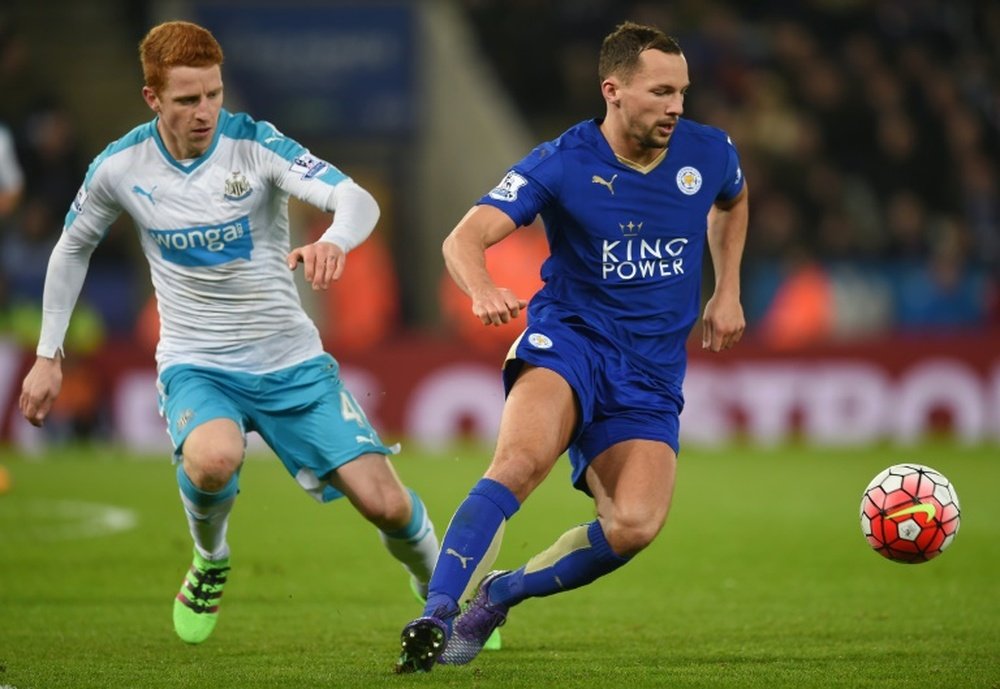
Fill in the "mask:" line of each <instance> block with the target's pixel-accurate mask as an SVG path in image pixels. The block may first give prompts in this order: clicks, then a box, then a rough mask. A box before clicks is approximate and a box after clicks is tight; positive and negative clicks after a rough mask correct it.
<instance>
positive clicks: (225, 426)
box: [161, 367, 245, 643]
mask: <svg viewBox="0 0 1000 689" xmlns="http://www.w3.org/2000/svg"><path fill="white" fill-rule="evenodd" d="M217 373H218V372H214V373H213V372H207V371H204V370H198V369H192V368H191V367H178V368H177V369H168V370H167V371H166V372H165V373H164V375H163V376H161V385H162V386H163V391H164V394H163V395H162V396H161V408H162V411H163V415H164V417H165V419H166V421H167V424H168V425H167V428H168V430H169V432H170V436H171V439H172V441H173V443H174V447H175V448H176V450H175V457H176V458H177V459H178V460H179V462H178V466H177V484H178V488H179V492H180V498H181V503H182V505H183V507H184V513H185V516H186V518H187V522H188V529H189V531H190V533H191V537H192V539H193V540H194V559H193V562H192V564H191V566H190V568H189V570H188V572H187V574H186V575H185V577H184V580H183V582H182V583H181V588H180V591H179V592H178V594H177V596H176V597H175V599H174V611H173V619H174V630H175V631H176V632H177V635H178V636H179V637H180V638H181V639H183V640H184V641H187V642H188V643H201V642H202V641H204V640H205V639H207V638H208V636H209V635H210V634H211V633H212V630H213V629H214V628H215V624H216V622H217V621H218V613H219V603H220V599H221V597H222V590H223V587H224V586H225V583H226V579H227V577H228V573H229V544H228V542H227V540H226V531H227V527H228V523H229V514H230V512H231V511H232V508H233V504H234V503H235V501H236V494H237V492H238V487H237V477H238V471H239V468H240V466H241V464H242V463H243V457H244V452H245V438H244V435H243V431H242V428H241V426H240V423H241V422H240V421H239V419H240V418H241V417H240V413H239V411H238V410H237V408H236V405H235V404H234V403H233V402H232V401H231V400H230V399H229V398H228V397H227V396H226V394H225V392H224V391H223V389H222V388H221V387H220V383H219V381H217V380H214V379H213V376H215V375H217ZM222 375H225V374H222Z"/></svg>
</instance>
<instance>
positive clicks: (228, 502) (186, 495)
mask: <svg viewBox="0 0 1000 689" xmlns="http://www.w3.org/2000/svg"><path fill="white" fill-rule="evenodd" d="M238 476H239V472H237V473H234V474H233V477H232V478H231V479H229V483H227V484H226V485H225V486H223V487H222V490H220V491H217V492H214V493H210V492H208V491H204V490H202V489H201V488H199V487H198V486H196V485H194V483H193V482H192V481H191V479H190V477H188V475H187V472H185V471H184V466H183V465H181V464H178V465H177V485H178V486H179V487H180V493H181V503H182V504H183V505H184V514H185V515H186V516H187V521H188V530H189V531H190V532H191V538H193V539H194V547H195V549H196V550H197V551H198V553H199V554H200V555H201V556H202V557H203V558H205V559H206V560H224V559H226V558H227V557H229V543H228V542H227V541H226V530H227V528H228V526H229V513H230V512H231V511H232V509H233V504H234V503H235V502H236V495H237V493H239V480H238Z"/></svg>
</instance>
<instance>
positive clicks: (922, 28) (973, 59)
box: [466, 0, 1000, 340]
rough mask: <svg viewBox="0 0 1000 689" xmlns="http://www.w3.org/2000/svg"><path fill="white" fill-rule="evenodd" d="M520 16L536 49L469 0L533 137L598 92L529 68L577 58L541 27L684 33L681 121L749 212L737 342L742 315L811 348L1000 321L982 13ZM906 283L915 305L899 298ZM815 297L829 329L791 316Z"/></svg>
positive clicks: (652, 10)
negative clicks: (786, 331)
mask: <svg viewBox="0 0 1000 689" xmlns="http://www.w3.org/2000/svg"><path fill="white" fill-rule="evenodd" d="M514 4H515V5H516V6H517V12H515V14H517V13H518V12H519V13H521V14H522V15H524V17H527V15H530V18H528V19H526V20H525V21H527V22H528V23H530V24H531V25H532V26H533V27H535V29H537V31H538V32H545V33H546V34H547V35H546V38H545V40H544V41H541V42H540V39H539V38H538V36H537V35H532V36H523V35H520V34H519V33H518V32H517V31H514V30H511V29H510V28H509V25H507V24H503V23H502V22H500V21H499V20H500V18H501V17H502V15H503V14H504V12H505V11H506V9H507V8H508V6H509V5H510V3H508V2H503V1H501V0H466V5H467V6H468V7H469V16H470V18H471V19H472V20H473V22H474V24H475V26H476V27H477V30H478V31H479V34H480V36H481V37H482V42H483V45H484V46H485V49H486V50H487V52H488V53H489V54H490V55H491V56H492V57H493V59H494V64H495V66H496V69H497V73H498V74H499V76H500V78H501V79H502V80H503V81H504V83H506V84H508V85H510V91H511V95H512V97H513V98H514V100H515V101H516V102H517V103H518V104H520V105H521V108H522V112H523V113H524V114H525V116H526V117H527V118H528V119H529V121H530V122H532V123H534V125H535V127H536V129H537V131H538V134H540V135H542V136H544V135H545V134H546V133H547V132H548V130H549V129H550V128H551V120H552V117H553V115H552V114H551V113H550V112H549V111H550V110H552V109H559V108H560V106H561V104H563V103H572V102H575V100H576V99H577V98H578V95H577V94H579V93H586V92H587V89H591V88H592V86H593V81H594V80H595V79H596V78H597V77H596V75H594V74H591V73H590V72H589V71H587V70H581V69H577V68H564V69H562V70H561V71H560V73H559V74H558V75H557V77H558V78H555V77H553V76H552V75H549V74H547V73H545V72H544V69H540V68H542V67H545V66H546V65H548V66H551V63H550V62H549V60H550V59H553V60H554V61H555V63H561V64H563V65H564V66H565V65H571V64H572V63H573V55H575V54H576V42H575V40H574V38H573V36H572V34H571V32H569V31H566V30H564V29H562V30H554V31H553V30H551V27H554V26H555V27H560V26H561V25H560V24H559V20H560V18H562V17H564V16H565V15H566V14H567V13H570V12H576V13H577V15H584V14H585V15H587V16H588V18H589V19H590V20H591V21H593V22H597V23H601V22H603V26H602V27H601V28H603V29H607V28H608V27H609V26H611V25H613V24H615V23H618V22H621V21H623V20H625V19H632V20H636V21H645V22H651V23H655V24H659V25H660V26H661V28H663V29H665V30H666V31H667V33H670V34H673V35H675V36H677V37H678V40H679V42H680V44H681V46H682V48H683V49H684V50H685V52H686V53H687V54H688V55H689V56H690V57H691V60H690V66H691V91H690V94H689V96H688V98H687V101H686V103H685V110H686V114H688V115H690V116H691V117H692V118H693V119H699V120H702V121H705V122H709V123H712V124H715V125H717V126H719V127H722V128H724V129H726V130H727V131H729V132H730V134H731V135H732V136H733V138H734V140H736V141H737V144H738V145H739V147H740V151H741V154H742V163H743V167H744V170H745V172H746V175H747V179H748V181H749V183H750V185H751V186H752V187H753V188H754V194H755V198H756V199H757V201H756V202H754V204H753V206H752V208H751V218H750V233H749V236H748V246H747V252H746V256H745V260H744V266H745V273H746V275H745V284H744V296H745V299H746V301H747V315H748V317H749V318H750V323H749V326H748V327H749V328H750V329H751V331H752V330H753V328H754V327H755V322H754V318H755V317H757V318H760V317H763V318H764V320H763V321H762V322H760V324H759V326H757V327H759V328H760V329H761V330H762V331H763V332H762V335H764V336H766V337H768V338H771V339H774V338H775V329H776V328H777V325H776V324H777V323H779V322H782V323H786V324H794V328H793V330H795V331H796V332H798V333H800V335H794V336H793V335H789V338H790V339H800V340H807V339H809V338H808V337H806V336H805V335H801V333H811V334H812V335H810V337H812V336H815V335H816V334H817V333H822V332H824V331H827V330H828V331H829V333H830V336H832V337H839V336H862V335H869V334H872V333H874V332H877V331H878V330H879V329H882V330H888V329H891V328H893V327H894V326H904V325H905V326H906V327H912V328H933V327H937V326H941V325H947V323H946V322H945V321H947V322H950V323H953V324H956V325H957V324H959V323H962V324H965V325H970V326H976V325H978V326H985V325H986V324H988V323H989V322H990V321H989V318H990V316H989V313H990V311H989V308H988V305H989V304H995V310H996V312H997V313H998V316H1000V296H997V297H996V298H994V297H991V296H989V295H991V294H996V295H1000V288H998V287H997V283H998V281H1000V189H998V182H997V180H998V179H1000V170H998V167H997V166H998V165H1000V97H998V95H997V94H998V93H1000V61H998V60H997V59H996V57H997V53H996V46H997V45H1000V6H997V5H996V3H988V2H962V3H943V2H930V1H919V2H913V1H912V0H880V1H879V2H875V3H868V2H862V1H861V0H836V1H833V2H831V1H829V0H805V1H804V2H802V3H797V4H793V5H788V4H787V3H778V2H760V3H740V2H737V1H736V0H709V1H707V2H700V1H699V2H696V1H695V0H680V1H679V2H676V3H669V4H666V3H655V2H640V1H631V2H619V3H610V2H601V1H599V0H595V1H592V2H584V3H579V2H576V1H575V0H553V1H552V2H527V1H525V0H521V1H520V2H516V3H514ZM579 5H584V6H586V8H587V9H586V10H580V9H574V8H576V7H577V6H579ZM508 18H510V16H508ZM513 24H514V22H513V20H512V21H511V22H510V25H513ZM529 42H530V45H526V43H529ZM541 51H544V53H543V52H541ZM552 56H554V58H553V57H552ZM540 61H545V62H544V64H540ZM539 82H540V83H544V84H545V86H544V88H542V87H540V86H538V83H539ZM578 82H579V83H578ZM565 109H567V110H571V111H574V112H578V111H580V110H581V109H584V108H583V107H582V106H580V105H579V103H578V105H577V107H573V108H570V107H569V106H568V105H567V106H566V108H565ZM946 227H962V228H967V229H963V230H962V231H961V232H959V234H961V235H962V236H963V237H965V239H964V240H963V241H964V242H965V243H966V244H967V245H968V248H967V250H966V251H956V250H954V249H946V248H945V247H947V246H950V245H953V244H955V242H954V241H953V240H951V239H944V238H943V237H942V236H939V235H943V234H946V235H949V236H950V235H951V234H952V233H953V231H952V230H945V229H942V228H946ZM959 244H962V242H959ZM804 256H810V257H811V258H810V259H809V260H804V259H803V257H804ZM904 275H905V276H908V277H905V279H904V277H903V276H904ZM786 280H787V283H785V282H784V281H786ZM921 280H924V281H925V282H923V283H921ZM904 284H905V285H906V290H912V291H909V292H906V293H905V294H903V293H902V292H900V286H901V285H904ZM904 291H905V290H904ZM821 302H822V303H832V305H833V306H832V308H833V310H834V312H835V313H834V314H833V315H832V317H831V318H830V319H826V318H824V317H820V315H817V314H816V313H808V312H804V313H799V314H796V313H794V312H795V311H796V310H798V309H807V307H808V308H814V307H815V306H816V304H818V303H821ZM796 305H799V306H796ZM946 309H952V311H949V313H950V314H952V315H951V316H949V317H947V318H946V317H945V316H944V311H945V310H946ZM764 314H767V315H766V316H764ZM994 322H995V321H994ZM789 327H791V326H789Z"/></svg>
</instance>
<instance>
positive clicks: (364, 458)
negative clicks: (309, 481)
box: [328, 453, 411, 528]
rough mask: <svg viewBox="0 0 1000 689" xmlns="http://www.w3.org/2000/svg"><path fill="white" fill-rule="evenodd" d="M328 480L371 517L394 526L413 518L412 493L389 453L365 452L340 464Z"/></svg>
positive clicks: (359, 509)
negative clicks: (387, 455)
mask: <svg viewBox="0 0 1000 689" xmlns="http://www.w3.org/2000/svg"><path fill="white" fill-rule="evenodd" d="M328 480H329V481H330V484H331V485H332V486H333V487H334V488H336V489H337V490H339V491H340V492H341V493H343V494H344V495H346V496H347V499H348V500H350V502H351V504H352V505H353V506H354V508H355V509H356V510H357V511H358V512H359V513H360V514H361V516H363V517H364V518H365V519H367V520H368V521H371V522H373V523H375V524H377V525H379V526H383V525H384V526H386V527H390V528H391V527H393V526H397V527H399V528H402V527H403V526H405V525H406V524H407V523H408V522H409V517H410V510H411V505H410V497H409V493H408V491H407V490H406V488H405V487H404V486H403V483H402V482H401V481H400V480H399V476H397V474H396V470H395V469H394V468H393V466H392V463H391V462H390V461H389V458H388V457H386V456H385V455H382V454H378V453H368V454H364V455H361V456H360V457H358V458H356V459H354V460H352V461H350V462H347V463H346V464H342V465H340V466H339V467H337V469H335V470H334V471H333V473H331V474H330V476H329V478H328Z"/></svg>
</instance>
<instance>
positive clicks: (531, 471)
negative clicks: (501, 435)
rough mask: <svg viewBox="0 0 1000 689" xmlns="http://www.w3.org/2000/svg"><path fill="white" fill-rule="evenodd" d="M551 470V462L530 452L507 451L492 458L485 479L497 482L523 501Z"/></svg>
mask: <svg viewBox="0 0 1000 689" xmlns="http://www.w3.org/2000/svg"><path fill="white" fill-rule="evenodd" d="M551 468H552V464H551V462H548V461H546V460H545V458H542V457H538V456H536V455H535V454H533V453H532V452H530V451H526V450H523V449H521V450H508V451H505V452H502V453H498V454H497V455H496V456H494V458H493V463H492V464H491V465H490V468H489V470H487V472H486V477H487V478H490V479H493V480H494V481H499V482H500V483H502V484H503V485H505V486H506V487H507V488H508V489H509V490H510V491H511V492H512V493H513V494H514V495H516V496H517V497H518V499H519V500H521V501H523V500H524V499H525V498H527V497H528V495H529V494H530V493H531V492H532V491H533V490H534V489H535V488H537V487H538V484H540V483H541V482H542V481H543V480H544V479H545V477H546V476H547V475H548V473H549V470H550V469H551Z"/></svg>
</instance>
